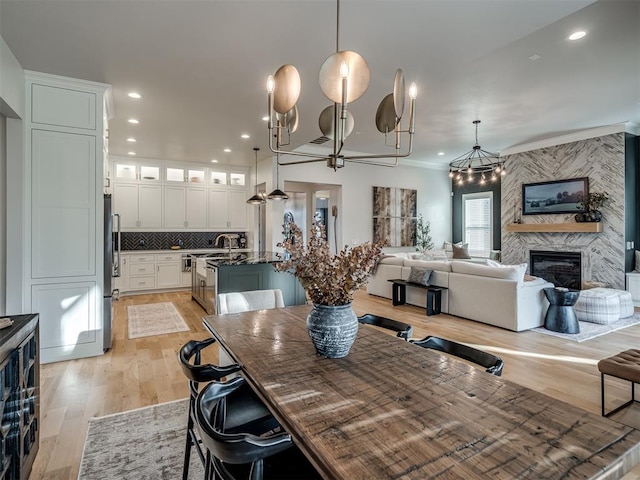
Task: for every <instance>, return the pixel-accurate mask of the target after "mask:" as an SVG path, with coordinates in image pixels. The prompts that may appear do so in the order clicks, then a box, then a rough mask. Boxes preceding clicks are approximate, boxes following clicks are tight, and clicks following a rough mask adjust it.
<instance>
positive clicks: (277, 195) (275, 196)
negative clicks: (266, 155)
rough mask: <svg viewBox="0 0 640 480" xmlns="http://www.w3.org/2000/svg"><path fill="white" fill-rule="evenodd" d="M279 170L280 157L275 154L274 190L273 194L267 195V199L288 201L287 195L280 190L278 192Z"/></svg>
mask: <svg viewBox="0 0 640 480" xmlns="http://www.w3.org/2000/svg"><path fill="white" fill-rule="evenodd" d="M279 169H280V155H279V154H276V188H275V190H274V191H273V192H271V193H270V194H269V195H267V198H268V199H269V200H288V199H289V195H287V194H286V193H284V192H283V191H282V190H280V188H278V187H280V182H279V180H280V175H279Z"/></svg>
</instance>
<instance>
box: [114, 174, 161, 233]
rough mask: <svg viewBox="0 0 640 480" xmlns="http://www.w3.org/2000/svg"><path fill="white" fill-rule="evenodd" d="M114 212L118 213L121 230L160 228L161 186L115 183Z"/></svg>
mask: <svg viewBox="0 0 640 480" xmlns="http://www.w3.org/2000/svg"><path fill="white" fill-rule="evenodd" d="M113 204H114V212H115V213H119V214H120V219H121V222H122V229H123V230H132V229H142V230H144V229H158V228H162V187H161V186H160V185H137V184H133V183H115V184H114V186H113Z"/></svg>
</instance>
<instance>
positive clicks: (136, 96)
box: [127, 92, 142, 98]
mask: <svg viewBox="0 0 640 480" xmlns="http://www.w3.org/2000/svg"><path fill="white" fill-rule="evenodd" d="M127 95H129V96H130V97H131V98H142V95H140V94H139V93H138V92H129V93H127Z"/></svg>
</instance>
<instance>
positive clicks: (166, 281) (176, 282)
mask: <svg viewBox="0 0 640 480" xmlns="http://www.w3.org/2000/svg"><path fill="white" fill-rule="evenodd" d="M180 274H181V272H180V261H177V262H170V263H169V262H158V263H156V287H157V288H173V287H179V286H180V285H181V283H182V277H181V275H180Z"/></svg>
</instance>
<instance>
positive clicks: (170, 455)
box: [78, 398, 204, 480]
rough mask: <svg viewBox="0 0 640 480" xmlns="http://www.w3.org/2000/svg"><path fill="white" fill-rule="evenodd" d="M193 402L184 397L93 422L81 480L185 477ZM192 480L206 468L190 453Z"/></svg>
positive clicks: (152, 479) (83, 459)
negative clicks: (183, 472)
mask: <svg viewBox="0 0 640 480" xmlns="http://www.w3.org/2000/svg"><path fill="white" fill-rule="evenodd" d="M188 409H189V402H188V400H187V399H186V398H185V399H183V400H178V401H175V402H169V403H161V404H159V405H153V406H151V407H144V408H139V409H137V410H131V411H128V412H124V413H117V414H114V415H107V416H105V417H98V418H92V419H90V420H89V430H88V431H87V439H86V440H85V443H84V451H83V452H82V460H81V462H80V473H79V474H78V480H128V479H131V480H134V479H135V480H156V479H167V480H174V479H179V478H182V462H183V459H184V445H185V439H186V434H187V415H188ZM191 453H192V454H191V464H190V467H189V479H198V480H200V479H202V478H203V476H204V469H203V467H202V464H201V463H200V460H199V458H198V454H197V453H196V451H195V450H192V452H191Z"/></svg>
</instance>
